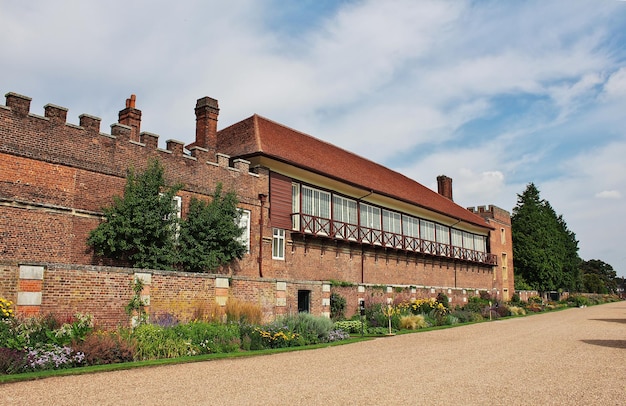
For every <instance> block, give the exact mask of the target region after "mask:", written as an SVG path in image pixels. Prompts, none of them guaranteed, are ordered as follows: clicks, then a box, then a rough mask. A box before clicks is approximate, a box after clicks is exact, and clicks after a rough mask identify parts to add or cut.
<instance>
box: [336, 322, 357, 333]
mask: <svg viewBox="0 0 626 406" xmlns="http://www.w3.org/2000/svg"><path fill="white" fill-rule="evenodd" d="M334 327H335V329H340V330H343V331H345V332H346V333H351V334H356V333H360V332H361V328H363V329H364V327H365V326H364V323H363V322H362V321H361V320H342V321H336V322H335V325H334Z"/></svg>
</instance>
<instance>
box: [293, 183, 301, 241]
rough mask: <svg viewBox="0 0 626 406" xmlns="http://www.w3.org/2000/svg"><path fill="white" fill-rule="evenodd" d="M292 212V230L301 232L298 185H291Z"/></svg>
mask: <svg viewBox="0 0 626 406" xmlns="http://www.w3.org/2000/svg"><path fill="white" fill-rule="evenodd" d="M291 212H292V213H293V216H291V228H292V229H294V230H300V185H299V184H297V183H292V184H291Z"/></svg>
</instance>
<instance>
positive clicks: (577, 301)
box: [567, 295, 589, 307]
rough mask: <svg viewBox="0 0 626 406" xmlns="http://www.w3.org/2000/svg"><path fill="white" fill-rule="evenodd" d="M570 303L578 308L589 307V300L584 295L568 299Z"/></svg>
mask: <svg viewBox="0 0 626 406" xmlns="http://www.w3.org/2000/svg"><path fill="white" fill-rule="evenodd" d="M567 301H568V302H570V303H572V304H573V305H574V306H576V307H582V306H588V305H589V299H587V297H586V296H583V295H572V296H570V297H569V298H568V299H567Z"/></svg>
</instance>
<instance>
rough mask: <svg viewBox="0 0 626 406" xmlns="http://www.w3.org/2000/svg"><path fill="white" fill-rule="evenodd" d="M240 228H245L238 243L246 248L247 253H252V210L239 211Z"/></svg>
mask: <svg viewBox="0 0 626 406" xmlns="http://www.w3.org/2000/svg"><path fill="white" fill-rule="evenodd" d="M239 228H243V232H242V233H241V236H240V237H239V238H237V241H239V242H240V243H242V244H243V245H245V246H246V253H247V254H249V253H250V210H243V209H239Z"/></svg>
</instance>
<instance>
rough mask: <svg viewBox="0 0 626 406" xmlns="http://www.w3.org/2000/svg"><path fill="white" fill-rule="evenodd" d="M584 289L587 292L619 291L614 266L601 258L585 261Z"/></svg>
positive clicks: (582, 266) (583, 269) (583, 265)
mask: <svg viewBox="0 0 626 406" xmlns="http://www.w3.org/2000/svg"><path fill="white" fill-rule="evenodd" d="M581 270H582V273H583V290H584V291H585V292H587V293H615V292H616V291H617V282H618V281H617V279H618V278H617V273H616V272H615V271H614V270H613V267H612V266H611V265H609V264H607V263H606V262H603V261H600V260H599V259H592V260H589V261H583V262H582V264H581Z"/></svg>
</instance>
